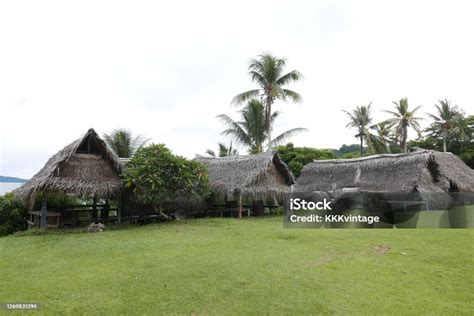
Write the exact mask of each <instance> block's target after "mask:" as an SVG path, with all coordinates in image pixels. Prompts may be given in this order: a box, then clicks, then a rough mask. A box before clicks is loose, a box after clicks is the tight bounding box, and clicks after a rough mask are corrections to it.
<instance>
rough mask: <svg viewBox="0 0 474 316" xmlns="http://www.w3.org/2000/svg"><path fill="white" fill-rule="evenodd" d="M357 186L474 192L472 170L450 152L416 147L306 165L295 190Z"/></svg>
mask: <svg viewBox="0 0 474 316" xmlns="http://www.w3.org/2000/svg"><path fill="white" fill-rule="evenodd" d="M345 188H347V189H350V188H356V189H360V190H361V191H366V192H399V193H409V192H420V193H436V192H474V170H472V169H471V168H469V167H468V166H467V165H466V164H464V162H463V161H462V160H461V159H459V158H458V157H456V156H455V155H453V154H452V153H443V152H437V151H430V150H418V151H414V152H410V153H406V154H386V155H377V156H370V157H364V158H356V159H335V160H320V161H315V162H312V163H310V164H307V165H306V166H305V167H304V168H303V170H302V172H301V176H300V177H299V178H298V180H297V184H296V185H295V188H294V191H295V192H312V191H331V190H334V189H345Z"/></svg>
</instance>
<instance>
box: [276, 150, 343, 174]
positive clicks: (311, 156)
mask: <svg viewBox="0 0 474 316" xmlns="http://www.w3.org/2000/svg"><path fill="white" fill-rule="evenodd" d="M276 150H277V152H278V154H279V155H280V157H281V159H282V160H283V161H284V162H285V163H286V164H287V166H288V168H290V170H291V172H293V175H294V176H295V177H299V175H300V173H301V170H302V169H303V167H304V166H305V165H306V164H307V163H309V162H312V161H313V160H322V159H334V158H336V154H335V153H334V151H332V150H330V149H316V148H310V147H294V145H293V144H292V143H288V144H286V145H285V146H278V147H276Z"/></svg>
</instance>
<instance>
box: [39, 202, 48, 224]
mask: <svg viewBox="0 0 474 316" xmlns="http://www.w3.org/2000/svg"><path fill="white" fill-rule="evenodd" d="M40 222H41V224H40V226H41V228H42V229H46V228H47V226H48V200H47V198H46V195H44V197H43V202H41V215H40Z"/></svg>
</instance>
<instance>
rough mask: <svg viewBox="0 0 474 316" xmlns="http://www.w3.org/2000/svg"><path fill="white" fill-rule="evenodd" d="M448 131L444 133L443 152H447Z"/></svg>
mask: <svg viewBox="0 0 474 316" xmlns="http://www.w3.org/2000/svg"><path fill="white" fill-rule="evenodd" d="M446 151H447V150H446V131H444V132H443V152H446Z"/></svg>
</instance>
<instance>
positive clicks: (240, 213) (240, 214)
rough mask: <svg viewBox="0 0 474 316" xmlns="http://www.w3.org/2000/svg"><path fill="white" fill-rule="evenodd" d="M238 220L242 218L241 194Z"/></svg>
mask: <svg viewBox="0 0 474 316" xmlns="http://www.w3.org/2000/svg"><path fill="white" fill-rule="evenodd" d="M239 218H242V194H239Z"/></svg>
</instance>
